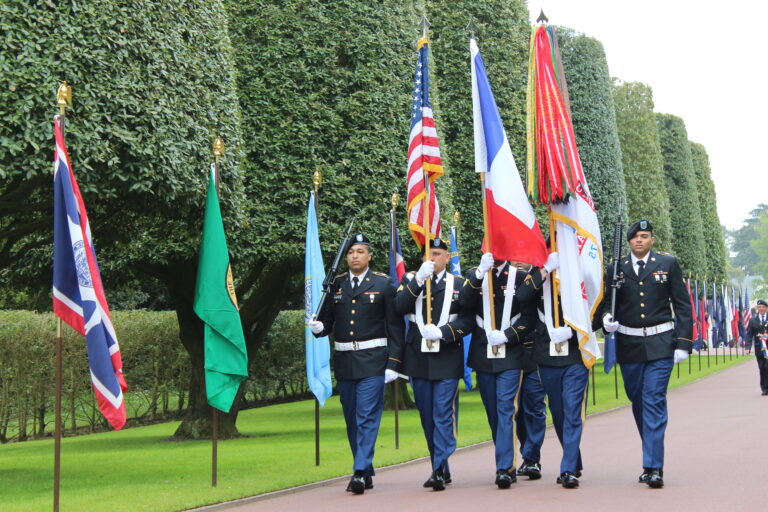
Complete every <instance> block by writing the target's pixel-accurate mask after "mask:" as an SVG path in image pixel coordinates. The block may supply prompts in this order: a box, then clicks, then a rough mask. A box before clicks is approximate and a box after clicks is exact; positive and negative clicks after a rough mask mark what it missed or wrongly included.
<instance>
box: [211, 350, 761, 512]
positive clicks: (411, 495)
mask: <svg viewBox="0 0 768 512" xmlns="http://www.w3.org/2000/svg"><path fill="white" fill-rule="evenodd" d="M669 411H670V423H669V426H668V428H667V436H666V464H665V468H664V482H665V487H664V488H663V489H660V490H654V489H649V488H648V487H647V486H646V485H643V484H638V483H637V477H638V475H639V474H640V473H641V471H642V467H641V466H642V464H641V460H642V459H641V452H640V439H639V436H638V434H637V430H636V428H635V424H634V420H633V419H632V412H631V410H630V409H629V408H628V407H623V408H621V409H617V410H614V411H609V412H606V413H602V414H597V415H595V416H591V417H589V418H588V419H587V423H586V427H585V431H584V437H583V439H582V445H581V447H582V454H583V459H584V466H585V471H584V475H583V477H582V478H581V479H580V480H581V487H580V488H579V489H575V490H567V489H563V488H562V487H561V486H558V485H555V483H554V480H555V478H556V476H557V473H558V468H559V462H560V455H561V451H560V444H559V443H558V441H557V438H556V437H555V433H554V430H552V429H551V428H550V429H548V430H547V436H546V439H545V441H544V446H543V448H542V466H543V475H544V476H543V478H542V479H541V480H538V481H528V480H527V479H526V478H522V479H519V480H518V482H517V483H516V484H513V486H512V488H511V489H509V490H499V489H497V488H496V486H495V485H494V484H493V478H494V474H493V473H494V463H493V446H492V445H491V444H490V443H483V444H480V445H476V446H473V447H469V448H466V449H462V450H459V451H457V452H456V453H455V454H454V455H453V456H452V457H451V470H452V474H453V480H454V483H453V484H451V485H449V486H448V488H447V489H446V490H445V491H442V492H435V491H432V490H431V489H423V488H422V487H421V484H422V482H423V481H424V480H425V479H426V478H427V476H429V473H430V466H429V462H428V460H420V461H416V462H413V463H407V464H403V465H400V466H395V467H391V468H386V469H382V470H379V471H378V472H377V476H376V477H375V478H374V484H375V488H374V489H372V490H369V491H366V492H365V494H364V495H362V496H354V495H352V494H351V493H346V492H344V488H345V487H346V485H347V481H348V478H349V477H345V478H343V479H335V480H332V481H329V482H326V483H323V484H321V485H314V486H307V487H308V488H304V489H296V490H289V491H281V492H278V493H273V494H272V495H265V496H261V497H255V498H247V499H245V500H240V501H239V502H233V503H231V504H229V505H225V506H222V505H218V506H214V507H207V508H206V509H208V510H213V509H214V508H215V509H217V510H225V511H226V512H232V511H237V512H261V511H280V512H293V511H295V512H320V511H333V512H344V511H355V512H361V511H362V512H376V511H385V512H405V511H420V510H439V511H453V510H456V511H461V512H491V511H496V510H512V509H518V507H524V508H523V510H532V511H535V512H544V511H558V512H566V511H567V512H577V511H587V510H588V511H590V512H596V511H602V510H610V509H615V510H617V511H619V512H630V511H641V510H643V511H648V510H652V511H655V512H659V511H666V510H669V511H676V512H677V511H682V510H695V511H697V512H703V511H719V510H723V511H732V510H738V511H763V510H768V396H761V395H760V392H759V388H758V377H757V368H756V364H755V362H754V361H753V360H748V361H746V362H745V363H744V364H740V365H738V366H735V367H733V368H730V369H728V370H724V371H722V372H719V373H717V374H715V375H712V376H709V377H706V378H704V379H702V380H700V381H697V382H695V383H693V384H690V385H688V386H685V387H682V388H678V389H675V390H673V391H671V392H670V394H669ZM478 506H479V507H481V509H478V508H477V507H478Z"/></svg>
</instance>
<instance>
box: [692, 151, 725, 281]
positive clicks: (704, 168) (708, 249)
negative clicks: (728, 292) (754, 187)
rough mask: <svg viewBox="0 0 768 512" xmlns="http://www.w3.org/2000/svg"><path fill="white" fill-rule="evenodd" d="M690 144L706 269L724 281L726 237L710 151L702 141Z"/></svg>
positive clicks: (707, 272) (712, 277)
mask: <svg viewBox="0 0 768 512" xmlns="http://www.w3.org/2000/svg"><path fill="white" fill-rule="evenodd" d="M690 146H691V160H692V162H693V169H694V172H695V173H696V189H697V191H698V193H699V209H700V211H701V222H702V231H703V233H704V238H703V240H704V258H705V261H704V264H705V267H704V268H705V271H704V273H705V275H706V276H707V278H708V279H711V280H714V281H717V282H720V283H721V282H724V281H725V279H726V251H725V238H724V236H723V228H722V226H721V225H720V216H719V215H718V214H717V192H716V191H715V184H714V183H712V170H711V168H710V166H709V155H707V150H706V149H705V148H704V146H702V145H701V144H697V143H696V142H690Z"/></svg>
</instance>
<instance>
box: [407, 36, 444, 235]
mask: <svg viewBox="0 0 768 512" xmlns="http://www.w3.org/2000/svg"><path fill="white" fill-rule="evenodd" d="M418 46H419V58H418V60H417V61H416V78H415V79H414V83H413V98H412V99H413V102H412V104H411V132H410V140H409V141H408V229H409V230H410V231H411V236H412V237H413V239H414V241H415V242H416V245H417V246H418V247H419V249H421V248H422V247H424V245H425V240H427V239H426V236H429V238H430V239H432V238H440V228H441V226H440V206H439V205H438V204H437V196H435V183H434V181H435V180H436V179H437V178H439V177H440V176H442V175H443V161H442V159H441V158H440V144H439V143H438V139H437V128H436V126H435V119H434V118H433V117H432V104H431V103H430V102H429V70H428V67H429V65H428V64H429V41H428V40H427V38H426V37H424V38H421V39H419V45H418ZM425 182H427V183H428V184H429V189H427V188H426V186H425ZM425 197H426V198H427V200H428V201H429V212H428V213H429V219H428V222H427V226H428V227H429V234H428V235H427V234H425V233H424V203H425V201H424V199H425Z"/></svg>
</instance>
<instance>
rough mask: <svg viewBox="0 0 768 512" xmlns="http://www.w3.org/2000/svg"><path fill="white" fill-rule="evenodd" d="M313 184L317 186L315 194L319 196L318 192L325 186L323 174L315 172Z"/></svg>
mask: <svg viewBox="0 0 768 512" xmlns="http://www.w3.org/2000/svg"><path fill="white" fill-rule="evenodd" d="M312 184H313V185H314V186H315V194H317V190H318V189H319V188H320V185H322V184H323V174H322V173H321V172H320V171H315V173H314V174H313V175H312Z"/></svg>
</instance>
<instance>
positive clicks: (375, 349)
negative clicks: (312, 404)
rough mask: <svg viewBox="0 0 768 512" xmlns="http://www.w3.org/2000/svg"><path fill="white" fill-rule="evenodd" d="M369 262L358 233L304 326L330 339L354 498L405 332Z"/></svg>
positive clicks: (361, 486) (385, 280)
mask: <svg viewBox="0 0 768 512" xmlns="http://www.w3.org/2000/svg"><path fill="white" fill-rule="evenodd" d="M370 261H371V249H370V243H369V241H368V238H367V237H366V236H365V235H363V234H361V233H358V234H356V235H355V236H354V237H353V238H352V240H351V242H350V245H349V249H348V250H347V265H348V266H349V272H345V273H344V274H340V275H338V276H336V278H335V280H334V282H333V291H332V293H331V296H330V297H329V299H328V300H326V302H325V305H324V307H323V309H322V311H320V313H319V315H318V319H317V320H313V321H310V322H309V328H310V330H311V331H312V332H313V333H314V334H315V335H316V336H318V337H321V336H326V335H328V334H330V333H333V336H334V344H333V346H334V353H333V368H334V373H335V375H336V381H337V384H338V388H339V396H340V398H341V405H342V408H343V410H344V420H345V421H346V424H347V438H348V439H349V446H350V448H351V449H352V455H353V457H354V464H353V471H354V474H353V475H352V479H351V480H350V482H349V485H348V486H347V491H350V492H353V493H355V494H363V492H364V491H365V489H370V488H372V487H373V479H372V477H373V475H374V470H373V451H374V447H375V445H376V436H377V434H378V432H379V424H380V423H381V414H382V411H383V410H384V384H385V383H386V382H391V381H393V380H395V379H396V378H397V370H398V369H399V367H400V364H401V361H402V357H403V356H402V352H403V338H404V328H405V326H404V324H403V317H402V316H401V315H399V314H397V312H396V311H395V287H394V285H392V283H391V282H390V280H389V277H387V275H386V274H382V273H379V272H373V271H372V270H370V269H369V268H368V264H369V262H370Z"/></svg>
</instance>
